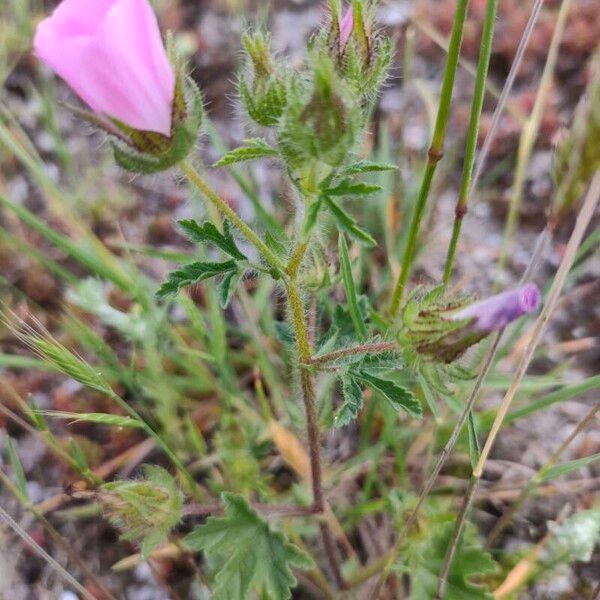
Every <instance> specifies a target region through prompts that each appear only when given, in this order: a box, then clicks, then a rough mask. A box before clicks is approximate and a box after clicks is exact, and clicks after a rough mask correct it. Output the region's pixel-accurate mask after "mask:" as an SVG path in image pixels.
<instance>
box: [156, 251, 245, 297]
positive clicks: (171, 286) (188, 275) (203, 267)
mask: <svg viewBox="0 0 600 600" xmlns="http://www.w3.org/2000/svg"><path fill="white" fill-rule="evenodd" d="M237 270H238V267H237V264H236V262H235V261H234V260H228V261H225V262H222V263H214V262H195V263H190V264H189V265H185V266H183V267H181V269H178V270H177V271H173V272H172V273H169V276H168V278H167V281H165V282H164V283H163V284H162V285H161V287H160V289H159V290H158V292H157V293H156V295H157V296H159V297H161V298H163V297H165V296H170V295H173V294H176V293H177V292H178V291H179V290H180V289H181V288H182V287H185V286H187V285H192V284H193V283H197V282H198V281H204V280H205V279H210V278H211V277H216V276H217V275H224V274H225V273H229V272H231V271H233V272H237Z"/></svg>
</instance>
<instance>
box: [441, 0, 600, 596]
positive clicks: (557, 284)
mask: <svg viewBox="0 0 600 600" xmlns="http://www.w3.org/2000/svg"><path fill="white" fill-rule="evenodd" d="M565 1H568V0H565ZM599 200H600V173H597V174H596V176H595V177H594V179H593V180H592V183H591V186H590V189H589V190H588V193H587V195H586V198H585V201H584V203H583V206H582V208H581V210H580V212H579V215H578V216H577V221H576V223H575V228H574V229H573V232H572V234H571V237H570V239H569V242H568V244H567V247H566V249H565V252H564V255H563V257H562V260H561V263H560V266H559V268H558V272H557V273H556V277H555V278H554V281H553V282H552V287H551V288H550V292H549V294H548V299H547V301H546V304H545V306H544V308H543V309H542V312H541V314H540V316H539V317H538V318H537V320H536V322H535V324H534V326H533V329H532V331H531V335H530V336H528V337H529V343H528V344H527V347H526V348H525V350H524V352H523V354H522V356H521V360H520V362H519V366H518V368H517V372H516V375H515V377H514V379H513V381H512V382H511V385H510V387H509V388H508V390H507V391H506V394H505V396H504V399H503V401H502V404H501V405H500V408H499V409H498V412H497V413H496V418H495V419H494V423H493V425H492V428H491V430H490V433H489V435H488V437H487V440H486V442H485V445H484V447H483V450H482V451H481V455H480V456H479V460H478V461H477V464H476V465H475V468H474V469H473V473H472V476H471V480H470V482H469V489H468V492H467V495H466V497H465V500H464V502H463V507H462V510H461V513H460V515H459V518H458V520H457V522H456V527H455V529H454V533H453V537H452V542H451V544H450V546H449V547H448V550H447V553H446V558H445V560H444V565H443V568H442V572H441V573H440V580H439V585H438V594H437V598H443V597H444V594H445V590H446V585H447V578H448V573H449V571H450V568H451V567H452V561H453V558H454V553H455V552H456V548H457V544H458V542H459V539H460V536H461V533H462V531H463V528H464V524H465V519H466V515H467V513H468V510H469V507H470V505H471V503H472V501H473V497H474V495H475V492H476V491H477V486H478V484H479V481H480V479H481V476H482V473H483V469H484V467H485V463H486V461H487V458H488V456H489V454H490V452H491V449H492V447H493V445H494V442H495V441H496V437H497V436H498V433H499V431H500V428H501V427H502V424H503V422H504V418H505V417H506V414H507V412H508V410H509V408H510V405H511V403H512V401H513V398H514V397H515V394H516V392H517V390H518V388H519V386H520V384H521V381H522V380H523V377H524V376H525V373H526V372H527V369H528V368H529V364H530V362H531V359H532V358H533V354H534V352H535V349H536V348H537V345H538V343H539V341H540V339H541V336H542V333H543V332H544V329H545V327H546V324H547V323H548V321H549V319H550V317H551V316H552V313H553V312H554V309H555V308H556V305H557V304H558V299H559V297H560V294H561V292H562V289H563V287H564V284H565V280H566V278H567V275H568V273H569V270H570V269H571V266H572V265H573V262H574V261H575V258H576V255H577V249H578V248H579V246H580V244H581V241H582V239H583V236H584V234H585V232H586V229H587V227H588V225H589V223H590V221H591V219H592V216H593V214H594V210H595V208H596V206H597V205H598V201H599Z"/></svg>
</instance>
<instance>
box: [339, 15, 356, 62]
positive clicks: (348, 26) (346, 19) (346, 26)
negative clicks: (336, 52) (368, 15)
mask: <svg viewBox="0 0 600 600" xmlns="http://www.w3.org/2000/svg"><path fill="white" fill-rule="evenodd" d="M353 27H354V13H353V12H352V6H350V8H349V9H348V10H347V11H346V14H345V15H344V16H343V18H342V20H341V22H340V51H341V52H343V51H344V48H345V47H346V44H347V43H348V41H349V40H350V36H351V35H352V29H353Z"/></svg>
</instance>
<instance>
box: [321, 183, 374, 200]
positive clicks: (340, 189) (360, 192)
mask: <svg viewBox="0 0 600 600" xmlns="http://www.w3.org/2000/svg"><path fill="white" fill-rule="evenodd" d="M380 190H381V186H379V185H374V184H372V183H364V182H362V181H352V180H351V179H344V180H343V181H341V182H340V183H338V185H336V186H335V187H333V188H327V189H326V190H323V193H324V194H325V195H326V196H366V195H367V194H374V193H375V192H378V191H380Z"/></svg>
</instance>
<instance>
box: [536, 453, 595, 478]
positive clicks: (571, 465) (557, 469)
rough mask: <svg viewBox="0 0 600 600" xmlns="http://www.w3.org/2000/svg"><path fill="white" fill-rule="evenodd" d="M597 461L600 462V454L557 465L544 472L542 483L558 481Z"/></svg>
mask: <svg viewBox="0 0 600 600" xmlns="http://www.w3.org/2000/svg"><path fill="white" fill-rule="evenodd" d="M597 460H600V452H599V453H597V454H592V455H591V456H585V457H584V458H577V459H575V460H570V461H568V462H566V463H563V464H562V465H556V466H554V467H551V468H550V469H548V470H546V471H544V472H543V474H542V478H541V481H550V480H551V479H556V478H557V477H560V476H561V475H566V474H567V473H572V472H573V471H579V469H583V468H584V467H587V466H588V465H591V464H592V463H595V462H596V461H597Z"/></svg>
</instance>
